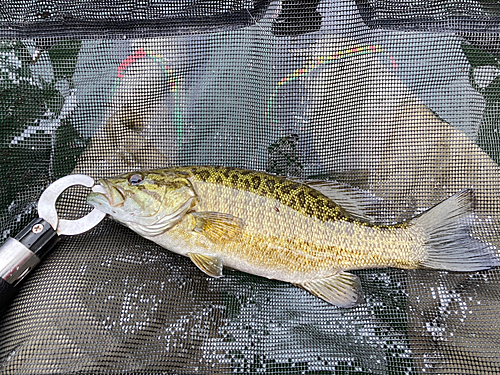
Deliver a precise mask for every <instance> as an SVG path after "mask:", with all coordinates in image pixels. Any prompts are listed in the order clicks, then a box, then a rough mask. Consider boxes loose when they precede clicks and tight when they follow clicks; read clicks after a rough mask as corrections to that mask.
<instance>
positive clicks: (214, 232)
mask: <svg viewBox="0 0 500 375" xmlns="http://www.w3.org/2000/svg"><path fill="white" fill-rule="evenodd" d="M191 214H192V215H193V217H194V218H195V222H196V224H195V227H194V229H193V230H194V231H195V232H197V233H200V234H203V235H204V236H206V237H207V238H209V239H210V240H211V241H212V242H214V243H224V242H226V241H231V240H234V239H235V238H237V237H238V236H240V235H241V233H242V231H243V226H244V224H243V220H241V219H240V218H238V217H235V216H233V215H229V214H224V213H220V212H209V211H207V212H192V213H191Z"/></svg>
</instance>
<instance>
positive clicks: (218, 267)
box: [188, 253, 222, 277]
mask: <svg viewBox="0 0 500 375" xmlns="http://www.w3.org/2000/svg"><path fill="white" fill-rule="evenodd" d="M188 256H189V259H191V261H192V262H193V263H194V264H195V265H196V267H198V268H199V269H200V270H202V271H203V272H204V273H206V274H207V275H208V276H212V277H222V260H221V259H220V258H217V257H214V256H211V255H203V254H195V253H188Z"/></svg>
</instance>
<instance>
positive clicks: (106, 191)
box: [92, 180, 125, 207]
mask: <svg viewBox="0 0 500 375" xmlns="http://www.w3.org/2000/svg"><path fill="white" fill-rule="evenodd" d="M92 192H93V193H94V194H98V195H102V196H104V197H105V198H106V199H107V200H108V203H109V205H110V206H111V207H121V206H123V204H124V203H125V192H124V191H123V190H122V189H121V188H119V187H118V186H116V185H114V184H113V183H111V182H109V181H106V180H99V181H98V182H97V184H96V185H95V186H94V187H93V188H92Z"/></svg>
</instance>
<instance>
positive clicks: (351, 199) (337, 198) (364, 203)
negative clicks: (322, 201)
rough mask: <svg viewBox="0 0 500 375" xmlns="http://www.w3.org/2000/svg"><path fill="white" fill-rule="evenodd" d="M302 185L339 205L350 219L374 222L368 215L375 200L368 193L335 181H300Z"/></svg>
mask: <svg viewBox="0 0 500 375" xmlns="http://www.w3.org/2000/svg"><path fill="white" fill-rule="evenodd" d="M302 183H304V184H306V185H308V186H310V187H312V188H313V189H316V190H318V191H319V192H320V193H322V194H324V195H326V196H327V197H328V198H330V199H331V200H332V201H334V202H335V203H336V204H337V205H339V206H340V207H341V208H342V209H343V210H344V211H345V213H346V215H347V216H348V217H350V218H353V219H356V220H360V221H365V222H374V217H373V216H372V215H371V214H370V213H371V211H372V210H373V209H374V205H375V204H376V198H375V197H374V196H372V195H370V194H369V193H368V192H365V191H363V190H360V189H358V188H354V187H352V186H349V185H346V184H342V183H340V182H337V181H318V180H302Z"/></svg>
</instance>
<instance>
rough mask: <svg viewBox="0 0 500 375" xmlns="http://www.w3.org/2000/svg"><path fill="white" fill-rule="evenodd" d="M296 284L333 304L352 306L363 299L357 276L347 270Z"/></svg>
mask: <svg viewBox="0 0 500 375" xmlns="http://www.w3.org/2000/svg"><path fill="white" fill-rule="evenodd" d="M297 285H298V286H300V287H301V288H303V289H305V290H307V291H308V292H310V293H312V294H314V295H315V296H316V297H319V298H321V299H323V300H325V301H326V302H328V303H331V304H332V305H335V306H340V307H353V306H355V305H357V304H358V303H361V302H362V301H363V289H362V287H361V281H360V280H359V277H357V276H355V275H353V274H351V273H348V272H340V273H338V274H335V275H332V276H328V277H325V278H322V279H317V280H312V281H306V282H303V283H300V284H297Z"/></svg>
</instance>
